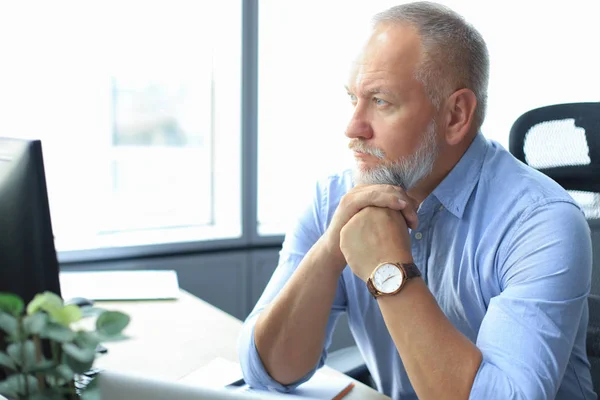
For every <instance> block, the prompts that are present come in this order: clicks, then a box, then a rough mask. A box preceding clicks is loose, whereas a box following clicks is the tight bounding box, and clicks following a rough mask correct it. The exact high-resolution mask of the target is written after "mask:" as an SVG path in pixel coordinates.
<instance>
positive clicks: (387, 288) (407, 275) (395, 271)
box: [367, 262, 421, 298]
mask: <svg viewBox="0 0 600 400" xmlns="http://www.w3.org/2000/svg"><path fill="white" fill-rule="evenodd" d="M417 276H421V272H420V271H419V269H418V268H417V266H416V265H415V264H414V263H407V264H402V263H391V262H384V263H381V264H379V265H378V266H377V267H376V268H375V269H374V270H373V273H371V276H370V277H369V279H367V288H368V289H369V292H371V294H372V295H373V297H374V298H377V297H379V296H391V295H394V294H396V293H398V292H399V291H400V290H402V288H403V287H404V284H405V283H406V281H407V280H409V279H412V278H415V277H417Z"/></svg>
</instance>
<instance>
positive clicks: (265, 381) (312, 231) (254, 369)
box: [238, 185, 346, 392]
mask: <svg viewBox="0 0 600 400" xmlns="http://www.w3.org/2000/svg"><path fill="white" fill-rule="evenodd" d="M326 196H327V193H326V191H325V190H323V189H322V185H317V191H316V193H315V195H314V196H313V199H312V202H311V204H310V205H309V206H308V207H307V208H306V209H305V211H304V212H303V213H301V215H300V218H299V219H298V221H297V222H296V224H295V226H294V227H293V228H292V229H291V230H290V232H288V233H287V234H286V236H285V240H284V242H283V246H282V250H281V252H280V256H279V263H278V266H277V268H276V270H275V272H274V273H273V276H272V277H271V279H270V281H269V283H268V284H267V287H266V288H265V290H264V292H263V294H262V295H261V297H260V299H259V300H258V302H257V303H256V305H255V307H254V309H253V310H252V312H251V313H250V315H249V316H248V318H247V319H246V320H245V321H244V325H243V328H242V333H241V335H240V337H239V339H238V354H239V358H240V364H241V367H242V372H243V376H244V380H245V381H246V383H247V384H248V385H250V386H252V387H255V388H259V389H266V390H271V391H277V392H289V391H291V390H293V389H295V388H296V387H297V386H298V385H300V384H302V383H304V382H306V381H307V380H308V379H310V377H312V375H313V374H314V372H315V371H316V370H317V369H318V368H320V367H322V366H323V364H324V363H325V359H326V357H327V348H328V347H329V345H330V344H331V338H332V334H333V330H334V328H335V324H336V322H337V320H338V318H339V317H340V315H341V314H342V313H343V312H345V311H346V297H345V290H344V283H343V280H342V278H341V277H340V280H339V281H338V287H337V290H336V295H335V299H334V303H333V307H332V311H331V313H330V315H329V320H328V322H327V333H326V337H325V344H324V348H323V351H322V353H321V357H320V359H319V362H318V363H317V365H315V367H314V368H313V370H311V371H310V372H309V373H308V374H307V375H306V376H304V377H303V378H302V379H300V380H298V381H297V382H294V383H292V384H290V385H282V384H280V383H279V382H277V381H275V380H274V379H273V378H272V377H271V376H270V375H269V374H268V373H267V371H266V369H265V367H264V365H263V363H262V360H261V359H260V356H259V354H258V351H257V349H256V345H255V342H254V326H255V324H256V321H257V319H258V317H259V315H260V313H261V312H262V310H263V309H264V308H265V307H266V306H267V305H268V304H270V303H271V302H272V301H273V300H274V299H275V298H276V297H277V295H278V293H279V292H280V291H281V289H282V288H283V287H284V286H285V284H286V283H287V281H288V280H289V279H290V277H291V276H292V274H293V273H294V271H295V270H296V268H297V267H298V265H299V264H300V262H301V261H302V259H303V258H304V256H305V255H306V253H308V251H309V250H310V249H311V248H312V246H313V245H314V244H315V243H316V242H317V240H318V239H319V238H320V237H321V235H322V234H323V232H324V230H325V223H324V220H325V219H326V218H327V215H326V214H325V212H324V210H323V206H322V205H324V204H327V199H326Z"/></svg>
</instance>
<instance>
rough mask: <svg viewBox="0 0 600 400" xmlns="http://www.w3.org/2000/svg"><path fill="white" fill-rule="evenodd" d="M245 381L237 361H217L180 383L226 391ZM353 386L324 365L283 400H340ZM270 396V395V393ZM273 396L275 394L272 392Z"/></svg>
mask: <svg viewBox="0 0 600 400" xmlns="http://www.w3.org/2000/svg"><path fill="white" fill-rule="evenodd" d="M241 378H242V370H241V368H240V365H239V364H238V363H236V362H233V361H229V360H225V359H223V358H216V359H214V360H213V361H211V362H210V363H209V364H207V365H205V366H204V367H202V368H200V369H197V370H196V371H194V372H192V373H191V374H189V375H186V376H185V377H184V378H182V379H180V380H179V382H180V383H183V384H186V385H192V386H200V387H206V388H223V387H225V386H227V385H229V384H231V383H232V382H235V381H237V380H238V379H241ZM353 386H354V383H353V382H352V379H350V378H349V377H347V376H346V375H344V374H342V373H341V372H337V371H335V370H332V369H331V368H329V367H327V366H325V367H323V368H321V369H319V370H317V371H316V372H315V374H314V375H313V377H312V378H311V379H310V380H309V381H308V382H305V383H303V384H302V385H300V386H299V387H298V388H297V389H296V390H295V391H294V392H292V393H288V394H285V396H284V397H287V398H296V399H319V400H333V399H335V400H338V399H342V398H343V396H345V395H346V394H347V393H348V392H349V391H350V390H351V389H352V387H353ZM234 390H235V391H238V392H244V393H252V394H260V393H265V392H264V391H262V390H256V389H252V388H250V387H249V386H248V385H244V386H241V387H240V388H239V389H234ZM268 393H271V392H268ZM271 394H272V393H271Z"/></svg>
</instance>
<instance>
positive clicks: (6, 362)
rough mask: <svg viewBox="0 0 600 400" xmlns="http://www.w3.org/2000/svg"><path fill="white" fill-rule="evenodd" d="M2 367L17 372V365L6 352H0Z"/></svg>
mask: <svg viewBox="0 0 600 400" xmlns="http://www.w3.org/2000/svg"><path fill="white" fill-rule="evenodd" d="M0 365H2V366H3V367H6V368H9V369H12V370H13V371H16V370H17V365H16V364H15V362H14V361H13V359H12V358H10V357H9V356H8V354H6V353H4V352H0Z"/></svg>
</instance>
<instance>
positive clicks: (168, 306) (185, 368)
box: [94, 290, 389, 400]
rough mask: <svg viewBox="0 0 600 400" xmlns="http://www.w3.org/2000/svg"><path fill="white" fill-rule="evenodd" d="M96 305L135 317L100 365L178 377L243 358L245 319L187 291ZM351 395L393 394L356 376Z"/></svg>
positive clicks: (375, 397) (377, 398)
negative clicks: (241, 337)
mask: <svg viewBox="0 0 600 400" xmlns="http://www.w3.org/2000/svg"><path fill="white" fill-rule="evenodd" d="M96 306H97V307H101V308H105V309H108V310H117V311H122V312H125V313H127V314H129V315H130V316H131V323H130V325H129V326H128V327H127V329H126V331H125V333H126V334H127V335H128V336H130V339H128V340H125V341H122V342H112V343H106V344H105V346H106V347H107V348H108V354H106V355H102V356H100V357H98V359H97V360H96V363H95V364H94V365H95V366H96V367H99V368H103V369H110V370H114V371H120V372H124V373H131V374H142V375H145V376H148V377H152V378H156V379H166V380H170V381H177V380H180V379H183V378H184V377H185V376H186V375H189V374H190V373H192V372H194V371H195V370H197V369H199V368H201V367H202V366H204V365H206V364H208V363H209V362H210V361H212V360H213V359H215V358H217V357H221V358H224V359H226V360H230V361H234V362H238V355H237V338H238V335H239V333H240V331H241V328H242V322H241V321H240V320H238V319H237V318H234V317H232V316H231V315H229V314H227V313H225V312H223V311H221V310H219V309H218V308H216V307H214V306H212V305H210V304H208V303H206V302H205V301H203V300H201V299H199V298H197V297H195V296H193V295H191V294H190V293H188V292H186V291H183V290H182V291H181V296H180V298H179V299H178V300H157V301H126V302H121V301H119V302H108V301H106V302H105V301H102V302H100V301H98V302H96ZM328 373H332V374H341V373H340V372H337V371H335V370H330V371H329V372H328ZM345 399H348V400H353V399H364V400H369V399H373V400H380V399H389V397H387V396H384V395H382V394H381V393H379V392H377V391H375V390H373V389H371V388H370V387H368V386H366V385H364V384H362V383H360V382H358V381H355V387H354V389H352V391H351V392H350V394H349V395H348V396H347V397H345Z"/></svg>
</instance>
